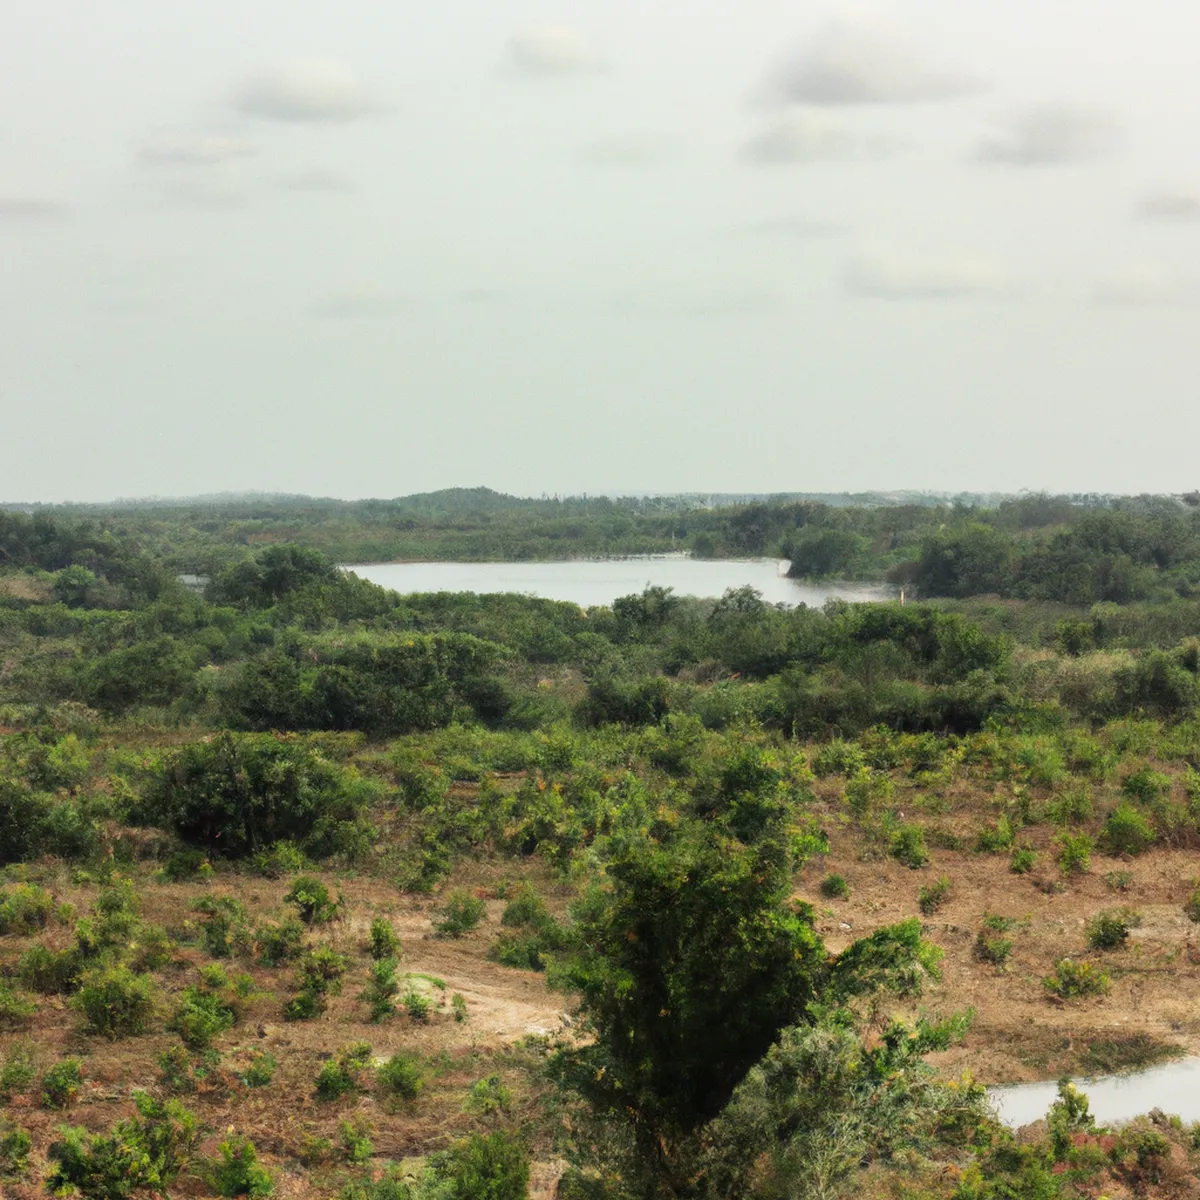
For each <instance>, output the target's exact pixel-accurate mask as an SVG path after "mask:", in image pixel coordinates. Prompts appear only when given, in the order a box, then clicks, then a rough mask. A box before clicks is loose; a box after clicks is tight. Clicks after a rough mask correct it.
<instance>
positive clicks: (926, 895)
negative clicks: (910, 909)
mask: <svg viewBox="0 0 1200 1200" xmlns="http://www.w3.org/2000/svg"><path fill="white" fill-rule="evenodd" d="M950 887H951V885H950V880H949V879H948V878H947V877H946V876H945V875H943V876H942V877H941V878H940V879H939V880H938V881H937V882H936V883H931V884H929V886H928V887H923V888H921V889H920V890H919V891H918V892H917V907H918V908H919V909H920V910H921V912H922V913H923V914H924V915H925V916H927V917H931V916H933V914H934V913H935V912H937V910H938V909H939V908H941V907H942V905H943V904H945V903H946V901H947V900H949V898H950Z"/></svg>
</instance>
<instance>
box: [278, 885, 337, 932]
mask: <svg viewBox="0 0 1200 1200" xmlns="http://www.w3.org/2000/svg"><path fill="white" fill-rule="evenodd" d="M284 900H286V901H287V902H288V903H289V904H294V905H295V906H296V908H297V910H298V911H299V913H300V920H301V921H303V922H304V924H305V925H326V924H328V923H329V922H330V921H333V920H335V919H336V918H337V915H338V912H339V911H340V909H341V904H340V902H339V901H340V897H339V900H337V901H335V900H334V899H333V898H332V897H331V896H330V895H329V889H328V888H327V887H326V886H325V885H324V884H323V883H322V882H321V881H320V880H319V879H317V878H316V877H315V876H313V875H301V876H300V877H299V878H298V879H296V880H295V881H293V883H292V887H291V890H290V891H289V892H288V894H287V895H286V896H284Z"/></svg>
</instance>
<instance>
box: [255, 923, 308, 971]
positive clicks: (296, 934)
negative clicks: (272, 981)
mask: <svg viewBox="0 0 1200 1200" xmlns="http://www.w3.org/2000/svg"><path fill="white" fill-rule="evenodd" d="M254 944H255V945H256V946H257V947H258V961H259V962H260V963H262V964H263V966H264V967H278V966H279V965H280V964H281V963H285V962H291V961H293V960H294V959H296V958H299V957H300V955H301V953H302V952H303V950H304V926H303V925H301V924H300V922H299V920H298V919H297V918H296V917H285V918H284V919H283V920H282V921H268V922H265V923H264V924H262V925H259V926H258V927H257V928H256V929H255V931H254Z"/></svg>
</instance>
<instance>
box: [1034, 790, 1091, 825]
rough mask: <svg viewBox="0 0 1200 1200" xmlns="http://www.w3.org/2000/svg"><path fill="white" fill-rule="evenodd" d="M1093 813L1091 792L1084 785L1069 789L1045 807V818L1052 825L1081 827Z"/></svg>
mask: <svg viewBox="0 0 1200 1200" xmlns="http://www.w3.org/2000/svg"><path fill="white" fill-rule="evenodd" d="M1094 812H1095V805H1094V804H1093V802H1092V792H1091V789H1090V788H1089V787H1088V786H1087V784H1086V783H1081V784H1076V785H1075V786H1074V787H1069V788H1067V790H1066V791H1065V792H1063V793H1062V795H1060V796H1057V797H1056V798H1055V799H1053V800H1051V801H1050V802H1049V803H1048V804H1047V805H1046V817H1047V819H1048V820H1049V821H1050V823H1051V824H1052V825H1058V826H1060V827H1061V826H1064V825H1082V824H1083V823H1084V822H1085V821H1090V820H1091V819H1092V815H1093V813H1094Z"/></svg>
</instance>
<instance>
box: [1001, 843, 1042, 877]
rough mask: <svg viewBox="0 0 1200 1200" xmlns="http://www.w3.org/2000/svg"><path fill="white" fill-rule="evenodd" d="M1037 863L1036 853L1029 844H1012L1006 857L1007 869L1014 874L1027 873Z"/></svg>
mask: <svg viewBox="0 0 1200 1200" xmlns="http://www.w3.org/2000/svg"><path fill="white" fill-rule="evenodd" d="M1036 864H1037V854H1036V852H1035V851H1034V850H1033V849H1032V848H1031V847H1029V846H1014V847H1013V849H1012V854H1010V855H1009V858H1008V869H1009V870H1010V871H1011V872H1012V873H1013V874H1014V875H1028V874H1029V872H1030V871H1032V870H1033V868H1034V866H1035V865H1036Z"/></svg>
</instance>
